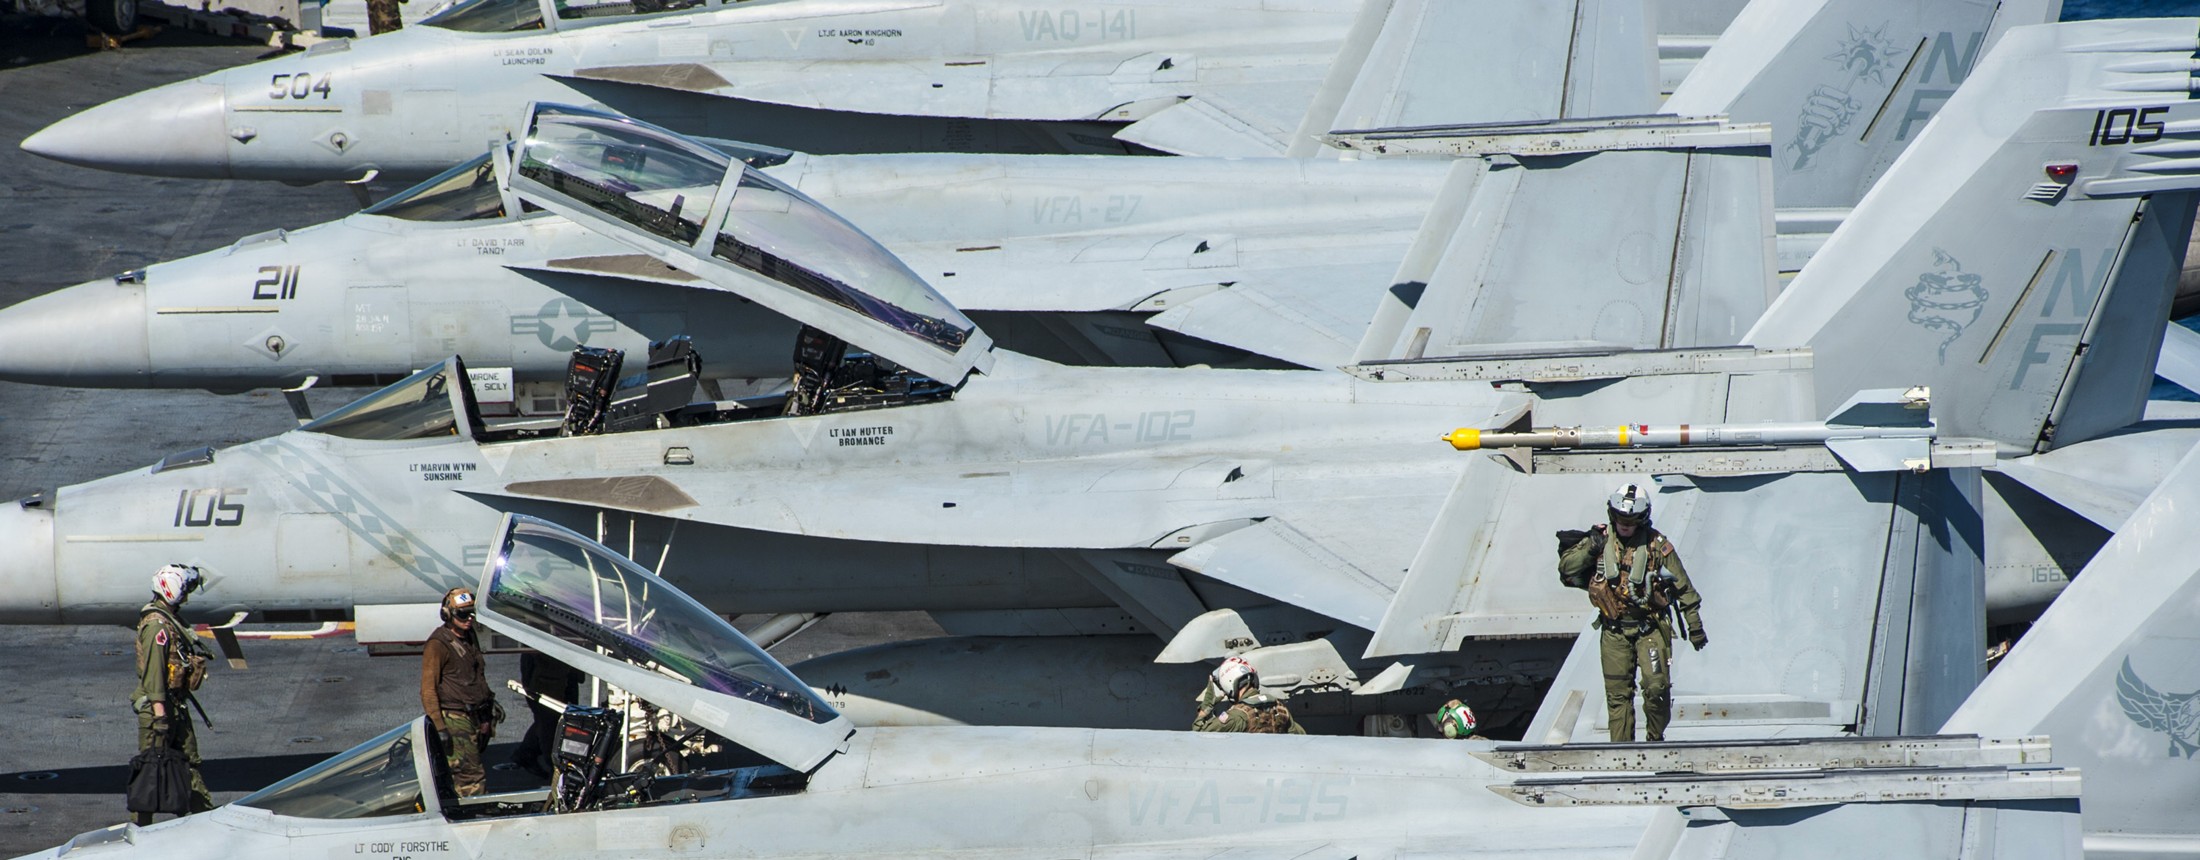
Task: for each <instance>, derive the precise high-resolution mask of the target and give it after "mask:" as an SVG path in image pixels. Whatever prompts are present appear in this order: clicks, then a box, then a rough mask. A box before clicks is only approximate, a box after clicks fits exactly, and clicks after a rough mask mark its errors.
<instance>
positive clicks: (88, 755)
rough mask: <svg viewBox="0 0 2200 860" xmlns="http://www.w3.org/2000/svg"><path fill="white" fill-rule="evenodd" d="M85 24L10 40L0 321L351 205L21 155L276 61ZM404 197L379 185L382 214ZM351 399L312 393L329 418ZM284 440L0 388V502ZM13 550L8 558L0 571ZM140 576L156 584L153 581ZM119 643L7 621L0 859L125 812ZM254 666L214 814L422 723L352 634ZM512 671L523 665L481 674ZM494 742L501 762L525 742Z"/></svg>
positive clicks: (247, 404) (185, 409)
mask: <svg viewBox="0 0 2200 860" xmlns="http://www.w3.org/2000/svg"><path fill="white" fill-rule="evenodd" d="M80 27H81V25H80V24H77V23H75V22H71V21H62V20H34V21H29V22H27V23H26V22H24V21H23V20H21V19H18V20H16V21H13V22H8V23H5V24H0V273H4V275H0V306H5V305H11V304H14V303H16V302H20V301H23V300H25V299H28V298H31V297H33V296H37V295H41V294H44V293H47V292H51V291H53V290H56V289H60V288H61V287H65V286H69V285H71V284H76V283H81V282H84V281H89V280H93V279H97V278H106V277H110V276H113V275H114V274H116V273H118V272H123V271H127V270H129V269H133V268H137V267H139V266H143V265H146V264H149V263H154V262H158V261H160V260H167V259H174V258H177V257H182V256H185V255H189V254H195V253H198V252H200V251H205V250H208V249H211V248H217V247H221V246H223V245H226V244H228V243H230V242H233V241H235V240H236V239H237V238H238V237H241V236H247V235H250V234H253V233H258V232H261V231H265V230H272V229H275V228H278V227H286V228H297V227H304V226H307V225H310V224H316V223H320V222H322V221H327V220H330V219H333V218H338V217H341V216H343V215H345V214H347V213H349V212H352V211H353V210H355V209H357V208H358V203H357V201H356V199H354V198H353V197H352V195H351V193H350V192H348V191H347V190H345V189H344V188H343V187H342V186H339V185H334V184H324V185H315V186H309V187H304V188H294V187H290V186H286V185H280V184H275V183H263V182H206V181H197V180H185V179H154V178H150V177H141V176H126V175H122V174H116V173H104V172H100V171H96V170H88V169H84V168H79V167H72V166H69V165H65V164H60V163H58V162H53V161H47V160H45V159H42V158H38V157H36V156H33V155H30V154H28V153H26V152H24V151H23V150H22V149H21V148H19V147H18V145H17V144H19V143H20V142H21V141H22V140H23V138H25V137H27V136H29V135H30V134H31V133H32V132H34V131H37V130H38V129H40V128H43V127H45V126H46V125H47V124H49V123H52V122H54V121H56V120H58V119H60V118H62V117H63V116H66V115H68V114H70V113H73V112H76V111H79V110H82V109H84V108H88V107H91V106H93V105H96V104H99V103H101V102H104V101H107V100H109V99H113V98H119V97H121V96H125V95H128V94H130V93H134V92H137V91H139V90H144V89H148V88H150V87H153V86H157V85H160V84H164V83H168V82H170V81H176V80H182V79H185V78H190V77H193V76H196V75H200V74H204V73H206V72H208V71H212V70H214V69H217V68H222V67H226V66H232V65H238V64H242V63H247V62H251V61H252V60H254V59H256V58H259V57H261V56H265V55H267V53H268V49H267V48H265V47H261V46H258V45H252V44H249V43H244V42H239V41H233V40H227V39H219V38H216V37H213V36H208V35H205V34H199V33H190V32H184V31H178V30H169V31H167V32H164V33H162V34H160V35H158V36H154V37H153V38H151V39H148V40H145V41H142V42H135V43H132V44H131V45H130V46H129V47H128V48H126V49H124V50H121V51H106V52H87V51H86V50H85V49H84V47H83V44H84V43H83V40H82V38H81V36H80V35H78V34H79V33H80V30H79V29H78V28H80ZM394 190H398V189H393V188H377V189H374V191H375V193H376V196H377V198H379V197H380V196H382V195H385V194H388V193H390V192H391V191H394ZM359 393H361V392H358V391H316V392H314V393H313V395H312V397H311V398H310V399H311V400H312V401H313V404H314V407H315V410H316V411H317V412H318V411H323V410H326V409H329V408H333V407H335V406H338V405H341V404H342V403H344V402H346V401H348V400H350V399H351V398H352V397H355V396H357V395H358V394H359ZM290 426H293V420H292V418H291V415H290V412H289V410H288V409H287V408H286V407H285V406H284V404H283V400H282V398H281V397H280V396H278V395H276V394H273V393H271V392H255V393H251V394H241V395H234V396H219V395H214V394H209V393H206V392H203V391H99V390H83V389H61V388H44V387H38V386H30V385H16V384H10V383H0V499H18V498H21V497H24V496H28V495H30V494H32V493H36V492H41V491H44V492H51V491H52V490H53V488H54V487H57V486H60V485H64V484H71V483H76V482H80V481H86V480H90V479H93V478H97V477H100V476H103V475H108V474H113V473H115V472H119V471H124V470H128V469H134V468H138V467H141V466H144V465H146V464H148V463H152V462H154V461H156V460H159V459H160V458H161V457H162V456H164V455H166V454H169V453H171V452H174V451H178V450H183V449H188V448H196V447H199V446H201V445H214V446H217V447H219V446H223V445H232V444H236V443H239V442H244V441H247V440H251V439H257V438H261V437H264V436H270V435H273V434H275V433H279V432H281V431H283V430H284V429H286V428H288V427H290ZM7 551H8V548H6V547H0V564H6V563H8V562H7V559H6V555H5V554H6V552H7ZM146 573H147V575H148V576H150V575H151V571H147V572H146ZM927 634H930V635H938V628H937V627H936V626H934V625H933V624H932V623H931V621H930V619H929V618H927V617H925V616H923V615H922V614H918V613H904V614H893V615H870V616H838V617H835V618H831V619H828V620H826V621H825V622H824V623H823V624H820V625H819V626H818V627H816V628H813V629H811V630H810V631H808V632H806V633H803V634H801V635H800V636H798V637H796V638H794V639H792V640H789V641H788V642H787V643H786V645H785V646H783V647H782V648H780V649H778V651H777V652H776V653H778V654H779V655H780V656H781V658H782V659H784V660H786V661H787V662H789V663H793V662H797V661H800V660H804V659H808V658H809V657H813V656H816V655H818V654H823V653H830V652H832V651H837V650H842V649H845V648H849V647H854V646H857V645H863V644H870V643H873V642H879V641H886V640H888V639H898V638H911V637H916V636H923V635H927ZM131 640H132V637H131V631H130V630H129V629H127V628H122V627H63V626H54V627H4V626H0V857H13V856H16V855H19V854H25V853H29V852H32V851H37V850H41V849H44V848H48V847H51V846H54V845H58V844H60V843H62V842H64V841H67V840H68V838H69V837H71V836H74V835H76V834H78V833H82V832H84V831H87V830H92V829H95V828H99V827H104V826H106V825H109V824H113V823H115V822H117V821H121V820H123V819H125V818H126V817H127V813H125V812H124V811H123V805H122V795H121V791H122V786H123V783H124V782H125V780H126V778H127V775H128V765H127V762H128V761H129V758H130V756H131V755H132V754H133V753H134V752H136V749H135V744H136V740H135V738H136V723H135V721H134V719H133V717H132V716H131V713H130V709H129V705H128V704H127V702H126V699H127V697H128V695H129V690H130V688H131V686H132V684H133V681H132V680H131V664H132V660H133V655H132V641H131ZM245 656H246V657H247V659H248V660H249V661H250V663H251V668H250V669H248V670H246V671H243V672H234V671H230V670H229V669H228V668H227V667H226V666H216V667H215V670H214V674H213V676H212V678H211V679H210V680H208V681H207V684H206V688H205V689H204V690H203V691H202V694H203V696H204V699H205V702H206V705H207V712H208V715H209V716H210V717H211V718H212V719H213V721H214V724H213V726H212V727H211V728H207V727H203V726H202V727H200V729H199V743H200V746H201V750H202V753H203V755H204V757H205V759H206V767H205V768H204V774H205V777H206V781H207V784H208V787H209V788H211V789H212V790H213V792H214V797H215V799H216V800H217V801H228V800H233V799H235V798H238V797H241V796H243V795H244V794H246V793H249V792H251V791H254V790H257V789H259V788H261V787H264V786H266V785H267V784H269V783H271V782H274V781H275V780H277V779H279V778H281V777H284V776H287V775H289V774H291V773H293V772H296V771H298V770H300V769H303V768H305V767H306V766H308V765H311V764H313V763H314V762H317V761H319V760H321V759H322V758H325V757H327V756H329V755H331V754H334V753H336V752H340V751H342V750H344V749H347V748H349V747H350V746H352V745H353V744H356V743H358V742H360V741H364V740H366V739H368V738H370V737H373V736H374V735H376V734H378V733H380V732H381V731H383V730H384V729H387V728H389V727H390V726H393V725H396V724H397V723H399V722H401V721H404V720H406V719H409V718H411V717H412V716H413V715H415V714H418V713H419V710H420V705H419V694H418V690H419V664H418V663H417V662H415V661H413V660H410V659H403V658H376V659H370V658H368V657H367V656H366V654H365V652H364V649H362V648H361V647H360V646H359V645H358V644H356V643H355V642H353V641H352V640H351V639H350V638H349V637H348V636H344V637H340V638H330V639H305V640H295V641H273V642H247V643H246V644H245ZM490 663H491V665H490V671H491V673H492V676H494V677H495V678H497V679H498V680H499V681H501V680H502V679H504V678H510V677H514V676H515V672H516V663H517V658H516V657H511V656H500V657H495V658H492V659H491V661H490ZM503 695H504V696H505V707H506V710H507V711H508V712H510V713H512V714H515V715H517V716H516V717H515V720H514V722H512V723H508V724H507V726H506V731H505V732H504V733H503V735H502V736H500V737H499V739H498V742H497V743H496V744H495V745H493V746H492V747H491V749H490V752H489V755H488V762H489V763H491V764H494V763H498V762H502V761H504V759H505V756H506V755H507V754H508V752H509V746H510V744H511V743H512V742H514V741H516V740H517V739H518V736H519V734H520V733H521V732H523V731H524V730H525V728H526V722H527V719H526V716H525V711H524V710H523V709H522V708H521V706H520V703H519V697H518V696H517V695H515V694H511V693H509V692H505V693H504V694H503Z"/></svg>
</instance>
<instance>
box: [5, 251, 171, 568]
mask: <svg viewBox="0 0 2200 860" xmlns="http://www.w3.org/2000/svg"><path fill="white" fill-rule="evenodd" d="M151 363H152V362H151V359H150V355H149V352H148V350H147V347H146V336H145V288H144V287H143V286H141V285H138V284H117V283H114V282H112V281H92V282H91V283H86V284H78V285H76V286H73V287H69V288H66V289H62V290H56V291H54V292H51V293H47V294H45V295H43V296H39V297H38V298H35V299H31V300H30V301H26V302H23V303H22V304H19V305H15V306H13V307H9V308H5V309H0V379H4V380H7V381H9V382H28V383H32V384H36V385H68V386H80V387H97V386H120V387H143V386H145V385H146V384H147V380H148V379H149V377H150V372H151ZM4 546H7V544H5V543H0V547H4Z"/></svg>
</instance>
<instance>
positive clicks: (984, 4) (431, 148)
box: [23, 0, 1657, 181]
mask: <svg viewBox="0 0 2200 860" xmlns="http://www.w3.org/2000/svg"><path fill="white" fill-rule="evenodd" d="M1393 2H1396V3H1397V5H1399V6H1401V7H1405V8H1410V9H1412V10H1414V11H1413V18H1414V19H1415V26H1414V29H1418V28H1420V27H1423V26H1425V27H1427V28H1429V30H1430V31H1431V32H1432V33H1440V34H1441V35H1442V36H1443V37H1444V38H1446V39H1450V38H1454V37H1456V35H1457V34H1459V33H1462V32H1472V31H1478V32H1502V33H1505V34H1507V35H1506V37H1505V39H1503V40H1502V41H1500V42H1493V43H1492V44H1491V46H1490V47H1489V49H1488V50H1485V51H1477V52H1475V53H1474V58H1475V59H1474V64H1473V65H1474V68H1473V69H1472V70H1468V71H1467V74H1466V77H1465V79H1466V80H1473V81H1476V83H1475V85H1472V86H1459V87H1453V88H1451V93H1450V94H1449V95H1447V96H1445V97H1444V98H1442V99H1440V100H1438V101H1433V102H1430V103H1428V104H1425V105H1418V106H1416V107H1415V109H1421V108H1426V109H1433V110H1451V109H1455V108H1458V107H1460V106H1462V105H1464V106H1469V107H1471V108H1472V109H1474V110H1475V111H1477V115H1481V116H1487V117H1488V118H1490V119H1499V118H1503V119H1520V120H1528V119H1548V118H1553V117H1557V116H1562V115H1577V116H1578V115H1610V114H1626V113H1644V112H1647V111H1648V110H1649V108H1650V107H1651V105H1652V104H1653V103H1654V101H1655V98H1656V94H1657V93H1656V77H1655V71H1654V70H1655V67H1656V64H1657V57H1656V54H1655V50H1656V49H1655V47H1654V44H1653V42H1654V38H1653V36H1652V34H1651V32H1650V30H1649V24H1648V22H1647V20H1646V17H1645V16H1646V14H1647V13H1646V12H1645V6H1646V4H1644V3H1642V2H1641V0H1570V2H1564V3H1538V4H1516V3H1499V2H1481V0H1476V2H1452V3H1431V2H1426V0H1374V2H1366V3H1363V2H1362V0H1301V2H1291V3H1282V4H1278V3H1272V2H1256V0H1230V2H1216V3H1199V4H1190V5H1187V4H1182V3H1168V2H1158V0H1123V2H1114V0H1111V2H1106V3H1100V4H1088V5H1084V6H1076V7H1070V6H1063V5H1061V4H1058V3H1051V2H1033V0H863V2H851V0H777V2H763V1H762V0H756V2H743V0H730V2H724V1H723V0H722V2H706V0H677V2H638V3H637V2H625V0H620V2H585V0H463V2H458V3H455V4H453V5H451V6H449V7H447V8H445V9H444V10H443V11H441V12H439V13H437V14H435V15H433V16H431V17H429V18H427V19H426V20H424V21H422V22H421V23H420V25H419V26H415V27H410V28H406V29H404V30H400V31H398V32H395V33H385V34H382V35H379V36H374V37H370V38H365V39H356V40H343V41H332V42H326V43H322V44H321V45H318V46H315V47H314V48H312V49H309V50H308V51H306V52H305V53H302V54H296V55H290V56H285V57H283V58H280V59H278V60H272V61H268V62H262V63H258V64H253V65H248V66H243V67H239V68H235V69H230V70H226V71H222V72H217V73H214V74H210V75H206V76H203V77H201V78H198V79H195V80H191V81H186V82H181V83H177V84H170V85H167V86H164V87H160V88H157V89H153V90H148V91H146V92H143V93H139V94H137V95H133V96H129V97H126V98H123V99H120V100H117V101H114V102H110V103H108V104H106V105H102V106H100V107H96V108H93V109H91V110H89V111H86V112H84V113H82V114H79V115H77V116H74V117H71V118H69V119H67V120H64V121H62V122H60V123H57V124H55V125H54V126H52V127H50V128H48V129H46V130H44V131H42V132H40V133H38V134H36V135H34V136H32V137H31V138H29V139H27V140H25V141H24V143H23V146H24V147H25V148H26V149H28V150H30V151H31V152H34V153H38V154H41V155H45V156H48V157H52V158H56V159H59V160H63V161H68V162H72V163H77V164H83V165H87V166H93V167H101V168H106V169H112V170H122V171H127V172H137V173H149V174H155V175H172V176H190V177H226V178H239V179H244V178H259V179H283V180H292V181H316V180H328V179H342V180H355V179H359V178H361V177H363V176H367V175H372V174H374V173H377V172H379V173H381V174H386V175H389V176H393V177H395V176H427V175H430V174H433V173H435V172H437V171H440V170H442V169H444V168H446V167H449V166H451V165H452V164H456V163H458V162H460V161H463V160H465V159H467V158H469V157H471V156H473V155H475V154H477V153H479V152H480V150H481V147H482V146H483V145H485V144H487V143H489V142H490V141H493V140H500V139H504V138H506V137H508V136H510V135H511V134H513V133H515V132H517V131H519V130H521V125H520V123H522V122H523V121H524V120H525V118H526V117H525V114H524V113H523V111H524V109H525V107H526V105H527V104H528V103H530V102H531V101H536V100H546V101H554V102H568V103H574V104H588V105H594V106H599V107H603V108H607V109H611V110H616V111H619V112H622V113H625V114H628V115H631V116H635V117H639V118H643V119H647V120H650V121H653V122H656V123H660V124H663V125H666V126H668V127H672V128H675V129H678V130H681V131H684V132H688V133H692V134H702V135H711V136H720V137H730V138H738V139H743V140H748V141H751V142H756V143H762V144H769V145H775V146H783V147H788V148H792V149H797V150H802V151H806V152H817V153H839V152H941V151H945V152H1048V153H1051V152H1070V153H1102V154H1122V153H1125V152H1132V151H1145V152H1154V151H1168V152H1177V153H1185V154H1212V155H1223V154H1248V153H1251V154H1264V155H1265V154H1280V153H1282V152H1283V151H1284V149H1285V145H1286V142H1287V141H1293V140H1299V139H1302V138H1307V137H1310V136H1311V135H1314V134H1318V133H1319V132H1322V131H1327V130H1328V129H1329V128H1330V127H1331V126H1330V125H1328V123H1329V122H1330V119H1331V117H1332V116H1333V115H1334V110H1335V109H1336V108H1337V107H1338V105H1339V104H1341V103H1343V102H1344V94H1343V93H1342V92H1341V88H1342V86H1343V85H1344V84H1348V83H1350V81H1351V80H1352V79H1353V76H1354V74H1355V73H1356V72H1357V70H1358V68H1359V62H1358V61H1360V60H1362V59H1364V58H1365V55H1366V53H1367V50H1368V47H1369V45H1368V43H1369V42H1371V41H1372V40H1373V39H1374V32H1375V31H1376V30H1379V29H1380V25H1381V23H1382V21H1383V20H1384V19H1385V17H1387V16H1388V13H1389V9H1390V7H1391V6H1392V4H1393ZM1407 35H1408V36H1410V35H1411V34H1410V33H1409V34H1407ZM1607 49H1611V50H1620V51H1622V53H1620V54H1618V55H1615V57H1614V58H1611V59H1608V58H1607V55H1608V54H1609V53H1610V51H1609V50H1607ZM1576 52H1581V54H1582V55H1583V56H1586V57H1593V58H1594V59H1593V61H1584V62H1575V61H1574V59H1573V58H1574V56H1575V54H1576ZM1340 53H1342V54H1345V55H1347V56H1348V59H1347V62H1345V63H1344V64H1343V66H1342V70H1341V71H1337V72H1333V71H1332V62H1333V61H1334V60H1336V59H1337V58H1338V57H1339V56H1340ZM1453 62H1456V60H1453ZM1332 77H1335V78H1336V79H1337V80H1338V81H1339V82H1340V83H1337V84H1335V85H1332V86H1325V81H1328V80H1330V79H1331V78H1332ZM1398 107H1399V106H1384V112H1390V111H1391V110H1394V109H1397V108H1398ZM1407 113H1408V114H1411V113H1412V111H1410V110H1409V111H1407ZM1302 126H1304V128H1302ZM156 141H157V142H156ZM1308 145H1311V144H1308Z"/></svg>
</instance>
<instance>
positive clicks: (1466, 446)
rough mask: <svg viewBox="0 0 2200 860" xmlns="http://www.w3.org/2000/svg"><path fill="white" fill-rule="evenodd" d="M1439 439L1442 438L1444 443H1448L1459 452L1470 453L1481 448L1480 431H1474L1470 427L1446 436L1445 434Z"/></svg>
mask: <svg viewBox="0 0 2200 860" xmlns="http://www.w3.org/2000/svg"><path fill="white" fill-rule="evenodd" d="M1440 438H1442V439H1443V440H1444V441H1446V442H1450V443H1451V447H1453V448H1457V449H1459V450H1461V451H1472V450H1475V449H1476V448H1480V447H1482V431H1480V430H1476V429H1474V428H1472V427H1461V428H1459V429H1457V430H1453V431H1451V432H1450V433H1448V434H1445V435H1444V436H1442V437H1440Z"/></svg>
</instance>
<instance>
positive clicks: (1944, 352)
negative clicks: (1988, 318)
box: [1902, 248, 1987, 364]
mask: <svg viewBox="0 0 2200 860" xmlns="http://www.w3.org/2000/svg"><path fill="white" fill-rule="evenodd" d="M1902 295H1903V297H1904V298H1907V299H1909V300H1910V315H1909V319H1910V322H1912V323H1915V324H1917V325H1920V326H1924V327H1925V328H1927V329H1931V330H1933V331H1937V332H1944V333H1945V334H1944V336H1943V337H1941V339H1940V363H1941V364H1947V363H1948V346H1949V345H1950V344H1953V343H1955V342H1956V338H1959V337H1962V336H1963V329H1964V328H1965V327H1967V326H1969V325H1970V324H1972V323H1974V322H1977V321H1978V315H1979V313H1980V312H1981V311H1983V310H1984V309H1985V307H1986V298H1987V292H1986V287H1985V286H1984V281H1983V280H1982V279H1980V278H1979V276H1977V275H1974V274H1971V273H1969V272H1966V271H1964V270H1963V262H1962V261H1960V260H1957V259H1956V258H1954V257H1951V256H1949V255H1948V252H1946V251H1943V250H1941V249H1939V248H1934V249H1933V270H1932V271H1929V272H1920V273H1918V276H1917V283H1915V284H1912V285H1911V286H1910V288H1909V289H1907V290H1903V291H1902Z"/></svg>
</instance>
